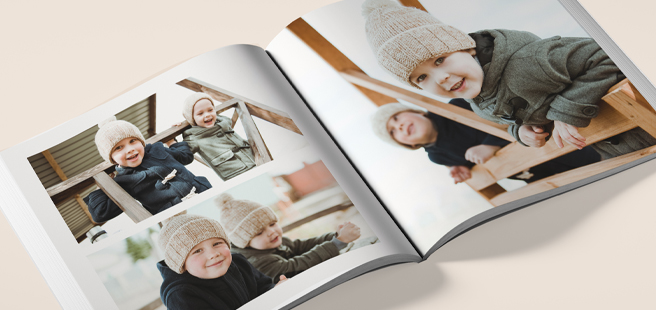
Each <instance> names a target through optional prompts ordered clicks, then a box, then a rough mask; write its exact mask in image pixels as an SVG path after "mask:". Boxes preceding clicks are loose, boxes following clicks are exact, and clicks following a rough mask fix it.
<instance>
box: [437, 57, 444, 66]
mask: <svg viewBox="0 0 656 310" xmlns="http://www.w3.org/2000/svg"><path fill="white" fill-rule="evenodd" d="M443 62H444V57H439V58H437V59H435V65H436V66H439V65H440V64H442V63H443Z"/></svg>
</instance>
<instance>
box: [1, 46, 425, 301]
mask: <svg viewBox="0 0 656 310" xmlns="http://www.w3.org/2000/svg"><path fill="white" fill-rule="evenodd" d="M302 105H303V103H302V102H301V100H300V99H299V98H298V96H297V95H296V93H295V92H294V91H293V89H292V88H291V86H289V85H288V84H287V81H286V80H285V79H284V77H283V76H282V74H281V73H280V72H279V71H278V70H277V68H276V67H275V65H274V64H273V62H271V61H270V59H269V57H268V56H267V55H266V53H265V52H264V51H263V50H262V49H260V48H258V47H255V46H248V45H239V46H231V47H227V48H224V49H221V50H217V51H213V52H210V53H207V54H204V55H201V56H199V57H197V58H194V59H192V60H190V61H189V62H187V63H184V64H182V65H180V66H178V67H176V68H174V69H172V70H170V71H169V72H166V73H165V74H163V75H161V76H159V77H157V78H155V79H153V80H151V81H149V82H147V83H145V84H144V85H142V86H140V87H138V88H136V89H135V90H132V91H130V92H128V93H126V94H124V95H122V96H119V97H118V98H116V99H114V100H112V101H110V102H109V103H107V104H105V105H102V106H100V107H99V108H97V109H94V110H92V111H90V112H88V113H86V114H85V115H83V116H81V117H79V118H78V119H75V120H72V121H70V122H68V123H65V124H63V125H61V126H59V127H57V128H55V129H53V130H50V131H48V132H46V133H43V134H41V135H39V136H37V137H35V138H33V139H31V140H29V141H26V142H24V143H21V144H19V145H18V146H16V147H13V148H11V149H9V150H7V151H5V152H3V153H2V154H0V156H2V164H3V167H2V168H3V170H5V171H6V173H3V180H2V183H3V185H6V186H5V190H6V191H7V192H11V193H12V194H10V195H9V196H7V197H6V199H7V202H8V203H3V206H2V207H3V211H4V212H5V214H6V215H7V218H8V219H9V220H10V222H11V223H12V226H13V227H14V229H15V230H16V232H17V234H18V235H19V236H20V237H21V239H22V241H23V243H24V244H25V246H26V248H27V249H28V252H30V254H31V255H32V257H33V259H34V260H35V262H36V263H37V265H38V266H39V268H40V270H41V272H42V273H43V274H44V277H45V278H46V280H48V282H49V285H50V286H51V287H52V288H53V291H54V292H55V295H56V296H57V297H58V299H59V301H60V303H61V304H62V306H64V307H65V308H68V306H71V308H80V309H82V308H89V307H92V308H94V309H135V310H136V309H166V308H167V307H168V308H169V309H180V308H181V309H194V308H203V307H208V306H211V307H216V306H217V305H220V307H219V308H222V309H223V308H225V309H236V308H238V307H241V306H246V307H247V308H253V309H256V308H262V307H265V308H280V307H284V306H285V305H289V304H291V303H293V302H294V301H297V300H299V298H300V299H302V297H303V296H305V295H308V296H310V295H312V294H311V293H315V294H316V293H318V292H320V291H321V290H325V289H327V288H329V287H331V286H334V285H336V284H338V283H340V282H341V281H344V280H346V279H348V278H350V277H353V276H355V275H357V274H359V273H361V272H365V271H367V270H368V269H373V268H378V267H381V266H383V265H385V264H389V263H392V262H402V261H417V260H419V256H418V255H417V252H416V251H415V250H414V249H413V247H412V245H411V244H410V243H409V242H408V241H407V240H406V239H405V237H404V235H403V234H402V232H401V231H400V230H399V229H398V228H397V227H396V226H395V224H394V223H393V221H392V220H391V219H390V218H389V216H388V215H387V214H386V213H385V212H384V210H383V209H382V207H381V206H380V204H379V203H378V202H377V200H376V199H375V198H374V197H373V195H372V194H371V193H370V192H368V191H366V186H365V185H364V184H363V182H362V181H361V180H359V179H357V177H356V178H354V176H357V175H356V174H355V172H354V171H353V169H352V168H351V167H350V166H349V165H348V164H347V163H346V160H345V159H344V158H343V155H342V154H341V153H339V151H338V150H337V148H336V147H335V146H334V145H332V146H331V145H329V144H328V143H326V142H327V141H330V139H329V137H327V135H326V133H325V132H322V131H321V130H318V129H320V128H321V127H320V126H319V125H318V124H313V122H314V123H316V120H314V119H306V118H304V117H303V116H304V112H303V111H301V110H300V109H299V107H302ZM305 113H306V114H309V112H305ZM309 115H311V114H309ZM345 163H346V164H345ZM12 195H13V196H12ZM367 263H368V264H367ZM365 264H367V265H366V267H365V266H364V265H365ZM315 267H316V268H315ZM301 273H302V274H301ZM274 292H275V293H274ZM307 298H309V297H307Z"/></svg>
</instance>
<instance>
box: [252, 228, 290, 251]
mask: <svg viewBox="0 0 656 310" xmlns="http://www.w3.org/2000/svg"><path fill="white" fill-rule="evenodd" d="M281 244H282V228H280V225H278V222H273V223H271V224H269V226H267V227H266V228H264V230H262V231H261V232H260V233H259V234H257V235H255V237H253V239H251V241H250V243H248V245H249V246H250V247H251V248H253V249H256V250H268V249H275V248H277V247H279V246H280V245H281Z"/></svg>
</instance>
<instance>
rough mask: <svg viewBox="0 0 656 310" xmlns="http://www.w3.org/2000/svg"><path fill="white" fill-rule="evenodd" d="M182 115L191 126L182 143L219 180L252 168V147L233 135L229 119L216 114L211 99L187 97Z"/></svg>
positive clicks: (200, 95) (205, 96)
mask: <svg viewBox="0 0 656 310" xmlns="http://www.w3.org/2000/svg"><path fill="white" fill-rule="evenodd" d="M182 115H183V116H184V118H185V119H186V120H187V122H189V124H191V128H190V129H187V130H185V131H184V132H183V133H182V137H183V138H184V141H185V142H187V143H188V144H189V148H191V151H192V152H194V153H199V154H200V156H201V157H202V158H203V159H204V160H205V161H206V162H207V163H208V164H209V165H210V167H211V168H212V169H214V172H216V174H218V175H219V177H220V178H221V179H222V180H224V181H225V180H228V179H231V178H234V177H236V176H238V175H240V174H242V173H244V172H246V171H248V170H250V169H252V168H253V167H255V159H254V158H255V157H254V155H253V150H252V149H251V146H250V145H249V144H248V142H246V141H244V139H242V138H241V137H240V136H239V135H237V134H236V133H235V131H234V130H233V129H232V126H231V125H232V121H231V120H230V119H229V118H227V117H225V116H221V115H217V114H216V110H215V109H214V101H213V100H212V98H211V97H210V96H208V95H206V94H204V93H194V94H192V95H190V96H188V97H187V99H185V101H184V103H183V107H182Z"/></svg>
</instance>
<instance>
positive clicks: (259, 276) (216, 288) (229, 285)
mask: <svg viewBox="0 0 656 310" xmlns="http://www.w3.org/2000/svg"><path fill="white" fill-rule="evenodd" d="M157 269H159V272H160V273H161V274H162V278H163V279H164V281H163V282H162V286H161V287H160V290H159V294H160V297H161V298H162V302H163V303H164V305H165V306H166V307H167V308H168V309H170V310H179V309H182V310H184V309H189V310H209V309H216V310H234V309H237V308H239V307H241V306H243V305H244V304H246V303H248V302H249V301H251V300H253V299H255V298H257V297H258V296H260V295H262V294H264V293H265V292H266V291H268V290H270V289H272V288H273V287H274V286H275V285H274V284H273V279H271V278H269V277H267V276H266V275H264V274H263V273H261V272H259V271H258V270H257V269H255V267H253V265H251V264H250V263H249V262H248V260H247V259H246V257H244V256H243V255H241V254H235V253H233V254H232V263H230V267H229V268H228V271H227V272H226V274H224V275H223V276H221V277H219V278H216V279H201V278H197V277H195V276H192V275H191V274H189V272H186V271H185V272H183V273H182V274H177V273H176V272H174V271H173V270H171V268H169V267H168V266H167V265H166V263H165V262H164V261H160V262H159V263H157Z"/></svg>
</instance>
